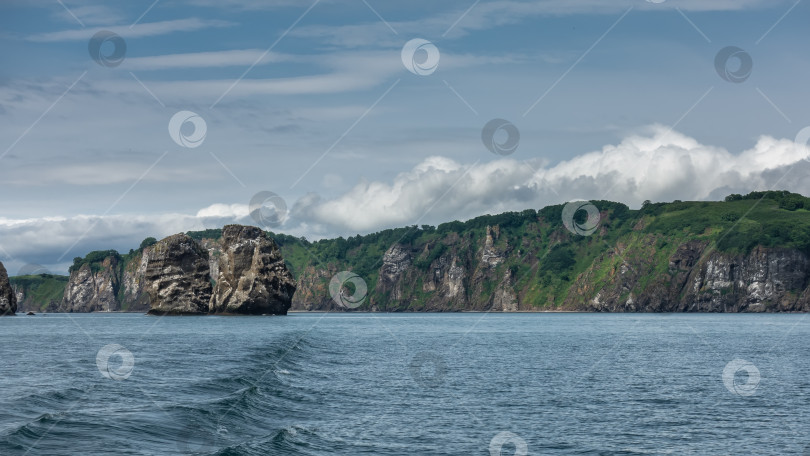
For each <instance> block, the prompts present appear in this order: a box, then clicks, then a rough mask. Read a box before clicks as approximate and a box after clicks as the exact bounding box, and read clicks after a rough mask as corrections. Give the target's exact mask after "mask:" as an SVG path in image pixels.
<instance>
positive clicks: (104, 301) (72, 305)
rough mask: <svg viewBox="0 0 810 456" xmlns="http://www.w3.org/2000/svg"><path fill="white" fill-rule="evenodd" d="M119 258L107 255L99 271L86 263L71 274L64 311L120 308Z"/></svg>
mask: <svg viewBox="0 0 810 456" xmlns="http://www.w3.org/2000/svg"><path fill="white" fill-rule="evenodd" d="M117 272H118V259H116V258H115V257H107V258H105V259H104V261H102V263H101V264H100V265H99V268H98V270H97V271H93V268H91V266H90V265H89V264H84V265H83V266H82V267H81V268H79V269H78V270H77V271H73V272H72V273H71V274H70V280H69V281H68V284H67V286H66V287H65V294H64V297H63V298H62V304H61V306H60V309H59V310H61V311H63V312H109V311H115V310H120V305H119V303H118V300H117V299H116V295H117V292H118V287H119V283H118V273H117Z"/></svg>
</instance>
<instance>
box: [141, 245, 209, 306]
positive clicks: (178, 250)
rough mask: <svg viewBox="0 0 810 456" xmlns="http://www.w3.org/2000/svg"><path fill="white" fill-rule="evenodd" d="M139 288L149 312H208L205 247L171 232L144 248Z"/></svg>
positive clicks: (206, 252)
mask: <svg viewBox="0 0 810 456" xmlns="http://www.w3.org/2000/svg"><path fill="white" fill-rule="evenodd" d="M141 261H142V264H143V269H144V277H143V290H144V292H145V293H146V295H147V296H148V299H149V306H150V307H149V312H148V313H149V314H150V315H194V314H204V313H207V312H208V304H209V301H210V300H211V290H212V286H211V276H210V274H209V269H208V251H207V250H205V249H204V248H202V247H201V246H200V244H198V243H197V241H195V240H194V239H192V238H190V237H189V236H187V235H185V234H175V235H173V236H169V237H167V238H166V239H163V240H161V241H159V242H158V243H157V244H155V245H153V246H151V247H148V248H147V249H145V250H144V253H143V258H142V260H141Z"/></svg>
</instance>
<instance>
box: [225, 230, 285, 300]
mask: <svg viewBox="0 0 810 456" xmlns="http://www.w3.org/2000/svg"><path fill="white" fill-rule="evenodd" d="M220 243H221V252H220V256H219V262H218V267H219V276H218V277H217V280H216V286H215V287H214V292H213V296H212V297H211V302H210V306H209V308H210V311H211V312H212V313H229V314H247V315H263V314H273V315H286V314H287V310H288V309H289V308H290V305H291V303H292V297H293V294H294V293H295V289H296V283H295V280H293V277H292V274H291V273H290V271H289V270H288V269H287V266H286V265H285V264H284V259H283V258H282V257H281V252H280V251H279V249H278V246H276V243H275V242H274V241H273V240H272V239H269V238H268V237H267V236H266V235H265V233H264V232H263V231H262V230H261V229H259V228H256V227H253V226H242V225H227V226H226V227H225V228H223V230H222V239H221V240H220Z"/></svg>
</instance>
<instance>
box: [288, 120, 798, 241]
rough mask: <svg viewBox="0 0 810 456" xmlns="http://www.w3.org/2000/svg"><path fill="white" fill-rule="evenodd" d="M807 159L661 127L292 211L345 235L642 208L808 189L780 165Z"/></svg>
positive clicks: (770, 146) (427, 165)
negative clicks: (599, 204) (604, 203)
mask: <svg viewBox="0 0 810 456" xmlns="http://www.w3.org/2000/svg"><path fill="white" fill-rule="evenodd" d="M518 153H519V152H518ZM807 157H808V149H807V148H806V147H804V146H800V145H796V144H795V143H793V141H790V140H784V139H783V140H777V139H774V138H771V137H768V136H763V137H761V138H760V139H759V141H758V142H757V144H756V145H755V146H754V147H753V148H752V149H749V150H746V151H744V152H742V153H740V154H737V155H735V154H732V153H730V152H729V151H727V150H725V149H722V148H718V147H713V146H707V145H703V144H700V143H699V142H698V141H696V140H695V139H693V138H689V137H687V136H684V135H682V134H680V133H677V132H670V131H669V130H667V129H665V128H664V127H660V126H657V127H653V129H652V132H651V134H649V135H634V136H630V137H628V138H626V139H625V140H624V141H622V142H621V143H619V144H617V145H609V146H605V147H604V148H603V149H602V150H601V151H595V152H590V153H587V154H584V155H580V156H577V157H575V158H574V159H571V160H568V161H564V162H561V163H559V164H556V165H554V166H551V167H541V163H538V162H536V161H531V160H529V161H524V162H521V161H517V160H514V159H500V160H495V161H492V162H489V163H484V164H480V165H475V166H474V165H468V164H461V163H458V162H455V161H452V160H449V159H447V158H443V157H433V158H429V159H427V160H425V161H424V162H422V163H421V164H419V165H418V166H416V167H415V168H414V169H412V170H411V171H408V172H405V173H401V174H399V175H398V176H397V177H396V178H395V179H394V180H393V182H390V183H389V182H379V181H372V182H362V183H360V184H358V185H356V186H355V187H354V188H352V189H351V190H350V191H348V192H347V193H345V194H343V195H341V196H339V197H337V198H334V199H329V200H312V201H311V202H310V204H308V205H303V206H301V207H299V208H297V213H295V214H293V215H294V217H295V218H299V219H302V220H305V221H307V222H309V223H316V224H324V225H331V226H333V227H334V230H335V231H337V232H342V233H345V232H352V231H360V232H367V231H373V230H377V229H381V228H385V227H391V226H401V225H410V224H414V223H419V222H430V223H437V222H441V221H447V220H452V219H465V218H469V217H473V216H476V215H480V214H483V213H498V212H502V211H507V210H521V209H525V208H527V207H535V208H540V207H543V206H545V205H549V204H557V203H561V202H565V201H568V200H572V199H575V198H584V199H593V200H599V199H608V200H614V201H621V202H625V203H627V204H630V205H631V206H636V207H638V206H639V205H640V203H641V202H642V201H644V200H646V199H651V200H654V201H667V200H672V199H682V200H701V199H706V198H709V197H712V196H713V195H714V194H715V192H716V191H717V190H718V189H738V190H739V191H753V190H755V189H767V188H769V187H770V186H772V185H775V186H777V187H778V188H780V189H781V188H789V189H790V190H793V191H799V192H803V193H806V194H807V193H810V184H804V183H801V182H789V181H785V180H782V181H781V182H780V177H781V175H780V173H779V172H774V171H779V170H783V171H784V172H783V173H782V175H784V174H785V172H787V171H788V169H789V168H790V167H791V166H793V165H794V164H797V163H798V166H800V167H802V168H804V167H807V166H808V164H807V163H806V162H805V161H804V159H805V158H807ZM780 184H784V185H783V186H780ZM788 184H790V185H788ZM729 193H730V192H729Z"/></svg>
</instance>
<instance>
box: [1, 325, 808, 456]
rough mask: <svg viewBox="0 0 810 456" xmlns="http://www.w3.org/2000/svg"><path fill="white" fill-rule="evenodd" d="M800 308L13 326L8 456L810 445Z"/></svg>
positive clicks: (6, 336) (7, 359)
mask: <svg viewBox="0 0 810 456" xmlns="http://www.w3.org/2000/svg"><path fill="white" fill-rule="evenodd" d="M808 341H810V319H807V318H806V316H805V315H796V314H791V315H707V314H702V315H680V314H679V315H646V314H643V315H642V314H626V315H606V314H482V313H465V314H383V315H377V314H328V313H324V314H322V313H312V314H291V315H289V316H287V317H211V316H208V317H165V318H158V317H147V316H143V315H135V314H86V315H66V314H50V315H47V316H42V315H37V316H34V317H27V316H17V317H13V318H2V319H0V454H2V455H26V454H29V455H61V454H76V455H87V456H89V455H108V454H116V455H172V454H210V455H274V454H280V455H281V454H291V455H333V454H341V455H364V454H367V455H496V454H503V455H545V454H564V455H652V454H672V455H689V454H723V455H748V454H755V455H770V454H773V455H788V454H796V455H805V454H810V450H808V445H810V430H809V429H810V428H808V425H807V423H808V422H810V421H808V418H810V402H808V401H809V400H810V349H808Z"/></svg>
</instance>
